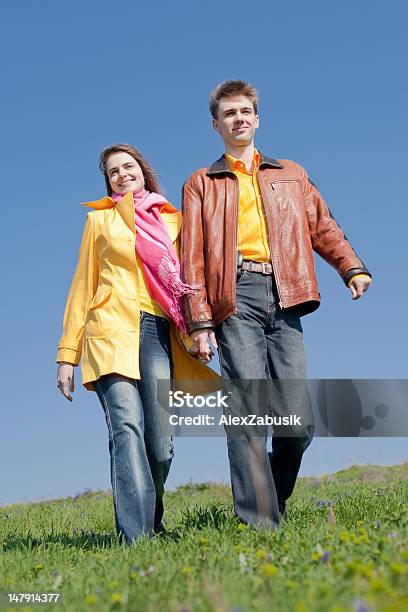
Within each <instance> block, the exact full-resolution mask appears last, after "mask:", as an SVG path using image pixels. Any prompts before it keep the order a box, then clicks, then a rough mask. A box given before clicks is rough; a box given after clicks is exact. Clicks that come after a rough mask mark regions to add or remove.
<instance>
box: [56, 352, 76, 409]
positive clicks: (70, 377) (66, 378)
mask: <svg viewBox="0 0 408 612" xmlns="http://www.w3.org/2000/svg"><path fill="white" fill-rule="evenodd" d="M57 387H58V389H59V390H60V391H61V393H62V395H63V396H64V397H66V398H67V400H69V401H70V402H72V395H71V393H73V392H74V389H75V384H74V366H73V364H72V363H66V362H65V361H61V363H59V364H58V372H57Z"/></svg>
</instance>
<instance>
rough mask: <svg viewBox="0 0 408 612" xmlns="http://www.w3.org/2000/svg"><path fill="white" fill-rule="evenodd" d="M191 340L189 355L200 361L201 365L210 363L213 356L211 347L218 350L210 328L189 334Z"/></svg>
mask: <svg viewBox="0 0 408 612" xmlns="http://www.w3.org/2000/svg"><path fill="white" fill-rule="evenodd" d="M191 339H192V341H193V345H192V346H191V347H190V349H189V353H191V354H192V355H193V356H194V357H196V358H197V359H198V360H199V361H201V363H205V364H208V363H210V361H211V359H212V356H213V354H214V353H213V350H212V347H211V345H213V346H214V347H215V348H218V347H217V341H216V339H215V334H214V331H213V330H212V328H204V329H197V330H196V331H194V332H193V333H192V334H191Z"/></svg>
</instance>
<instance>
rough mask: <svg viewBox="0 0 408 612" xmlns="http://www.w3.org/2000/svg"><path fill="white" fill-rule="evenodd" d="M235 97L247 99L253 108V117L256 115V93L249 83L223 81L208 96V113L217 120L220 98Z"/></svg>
mask: <svg viewBox="0 0 408 612" xmlns="http://www.w3.org/2000/svg"><path fill="white" fill-rule="evenodd" d="M236 96H246V97H247V98H249V99H250V100H251V102H252V104H253V106H254V111H255V115H257V114H258V92H257V91H256V89H255V87H254V86H253V85H251V83H247V82H246V81H223V82H222V83H220V84H219V85H217V87H216V88H215V89H214V90H213V91H212V92H211V94H210V111H211V115H212V116H213V118H214V119H217V118H218V105H219V103H220V100H221V99H222V98H235V97H236Z"/></svg>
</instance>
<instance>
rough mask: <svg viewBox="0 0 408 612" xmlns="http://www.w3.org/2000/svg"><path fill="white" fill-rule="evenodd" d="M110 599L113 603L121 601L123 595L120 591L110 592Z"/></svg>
mask: <svg viewBox="0 0 408 612" xmlns="http://www.w3.org/2000/svg"><path fill="white" fill-rule="evenodd" d="M111 601H112V603H114V604H121V603H123V595H122V593H112V597H111Z"/></svg>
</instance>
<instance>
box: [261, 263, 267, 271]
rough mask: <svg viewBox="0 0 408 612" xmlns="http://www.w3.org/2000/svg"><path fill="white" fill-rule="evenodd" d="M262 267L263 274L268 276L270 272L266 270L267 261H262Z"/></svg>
mask: <svg viewBox="0 0 408 612" xmlns="http://www.w3.org/2000/svg"><path fill="white" fill-rule="evenodd" d="M261 266H262V274H268V272H267V270H266V262H265V261H261Z"/></svg>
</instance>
